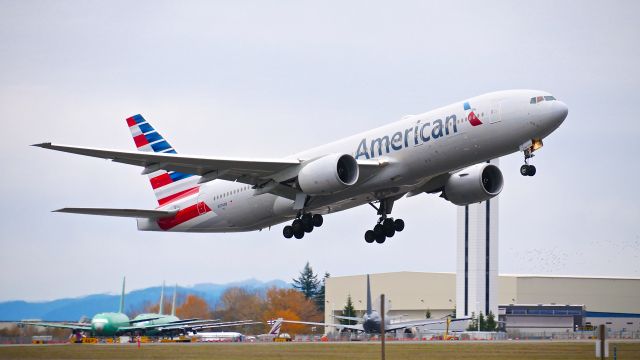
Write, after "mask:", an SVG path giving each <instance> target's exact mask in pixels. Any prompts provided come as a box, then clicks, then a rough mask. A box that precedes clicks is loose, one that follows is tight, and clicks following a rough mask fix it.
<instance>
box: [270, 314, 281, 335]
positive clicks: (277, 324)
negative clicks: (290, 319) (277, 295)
mask: <svg viewBox="0 0 640 360" xmlns="http://www.w3.org/2000/svg"><path fill="white" fill-rule="evenodd" d="M281 327H282V318H278V319H276V320H275V321H274V322H273V326H271V330H269V335H275V336H276V337H278V335H280V328H281Z"/></svg>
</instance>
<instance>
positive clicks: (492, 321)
mask: <svg viewBox="0 0 640 360" xmlns="http://www.w3.org/2000/svg"><path fill="white" fill-rule="evenodd" d="M497 325H498V324H496V317H495V315H493V312H491V311H489V314H488V315H487V323H486V325H485V328H486V329H485V331H496V327H497Z"/></svg>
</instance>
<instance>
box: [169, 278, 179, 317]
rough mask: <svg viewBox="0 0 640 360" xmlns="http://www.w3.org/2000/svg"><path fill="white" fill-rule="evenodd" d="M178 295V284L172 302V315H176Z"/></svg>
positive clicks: (174, 289)
mask: <svg viewBox="0 0 640 360" xmlns="http://www.w3.org/2000/svg"><path fill="white" fill-rule="evenodd" d="M176 297H178V284H176V286H175V287H174V288H173V301H172V303H171V316H176Z"/></svg>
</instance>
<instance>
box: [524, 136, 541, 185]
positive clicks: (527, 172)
mask: <svg viewBox="0 0 640 360" xmlns="http://www.w3.org/2000/svg"><path fill="white" fill-rule="evenodd" d="M526 146H527V147H526V148H524V146H521V147H520V149H521V150H523V148H524V150H523V151H524V165H522V166H521V167H520V175H522V176H533V175H535V174H536V167H535V166H533V165H529V159H531V158H532V157H534V156H535V155H533V152H534V151H536V150H538V149H540V148H541V147H542V140H540V139H533V140H531V142H530V144H527V145H526Z"/></svg>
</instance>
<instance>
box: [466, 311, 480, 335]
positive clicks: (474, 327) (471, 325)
mask: <svg viewBox="0 0 640 360" xmlns="http://www.w3.org/2000/svg"><path fill="white" fill-rule="evenodd" d="M467 331H478V318H477V317H476V313H475V312H472V313H471V322H469V327H468V328H467Z"/></svg>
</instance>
